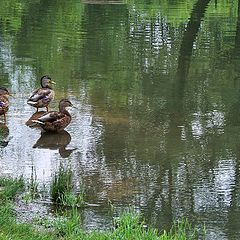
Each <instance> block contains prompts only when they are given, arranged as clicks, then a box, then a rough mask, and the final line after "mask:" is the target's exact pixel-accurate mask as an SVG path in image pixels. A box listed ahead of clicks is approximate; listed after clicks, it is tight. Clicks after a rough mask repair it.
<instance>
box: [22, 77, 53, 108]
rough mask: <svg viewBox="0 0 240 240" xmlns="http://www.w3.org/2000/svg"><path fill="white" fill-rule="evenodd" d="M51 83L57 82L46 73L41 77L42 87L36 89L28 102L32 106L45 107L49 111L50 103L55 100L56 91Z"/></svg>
mask: <svg viewBox="0 0 240 240" xmlns="http://www.w3.org/2000/svg"><path fill="white" fill-rule="evenodd" d="M51 84H55V82H53V81H52V79H51V78H50V77H49V76H47V75H45V76H43V77H42V78H41V86H42V87H41V88H38V89H36V90H35V91H34V92H33V93H32V95H31V97H30V98H29V99H28V100H27V103H28V104H29V105H31V106H32V107H35V108H37V112H38V108H43V107H45V108H46V109H47V112H48V104H49V103H50V102H51V101H52V100H53V98H54V91H53V89H52V86H51Z"/></svg>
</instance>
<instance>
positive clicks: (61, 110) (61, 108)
mask: <svg viewBox="0 0 240 240" xmlns="http://www.w3.org/2000/svg"><path fill="white" fill-rule="evenodd" d="M59 112H61V113H64V114H66V115H68V116H70V113H69V112H68V111H67V109H66V108H65V107H64V106H61V105H60V106H59Z"/></svg>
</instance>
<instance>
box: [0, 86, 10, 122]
mask: <svg viewBox="0 0 240 240" xmlns="http://www.w3.org/2000/svg"><path fill="white" fill-rule="evenodd" d="M9 95H10V94H9V92H8V90H7V89H6V88H4V87H0V115H4V124H6V112H7V111H8V108H9V100H8V97H7V96H9Z"/></svg>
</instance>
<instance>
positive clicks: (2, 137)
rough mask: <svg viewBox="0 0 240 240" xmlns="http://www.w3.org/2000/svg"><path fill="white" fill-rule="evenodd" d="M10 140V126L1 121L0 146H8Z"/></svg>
mask: <svg viewBox="0 0 240 240" xmlns="http://www.w3.org/2000/svg"><path fill="white" fill-rule="evenodd" d="M9 141H10V138H9V128H8V127H7V126H6V125H5V124H3V123H0V148H4V147H6V146H7V145H8V142H9Z"/></svg>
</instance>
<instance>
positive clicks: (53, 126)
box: [33, 99, 72, 132]
mask: <svg viewBox="0 0 240 240" xmlns="http://www.w3.org/2000/svg"><path fill="white" fill-rule="evenodd" d="M66 107H72V103H71V102H70V101H69V100H68V99H62V100H61V101H60V102H59V111H50V112H48V113H46V114H44V115H43V116H41V117H40V118H38V119H37V120H34V121H33V122H35V123H38V124H39V126H40V127H41V128H42V129H43V130H45V131H47V132H59V131H62V130H63V129H64V128H66V127H67V126H68V125H69V123H70V122H71V115H70V113H69V112H68V111H67V110H66Z"/></svg>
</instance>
